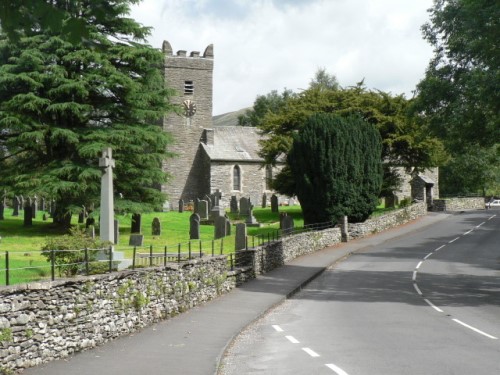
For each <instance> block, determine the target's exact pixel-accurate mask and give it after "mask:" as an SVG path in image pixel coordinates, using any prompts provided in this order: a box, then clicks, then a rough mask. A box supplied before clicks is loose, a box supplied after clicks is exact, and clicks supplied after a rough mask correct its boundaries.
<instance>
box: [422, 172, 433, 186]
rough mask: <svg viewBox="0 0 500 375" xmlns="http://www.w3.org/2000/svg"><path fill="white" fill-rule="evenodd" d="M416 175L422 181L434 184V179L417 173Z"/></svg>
mask: <svg viewBox="0 0 500 375" xmlns="http://www.w3.org/2000/svg"><path fill="white" fill-rule="evenodd" d="M418 177H420V178H421V179H422V181H424V182H425V183H426V184H430V185H434V184H435V182H434V180H432V179H431V178H429V177H427V176H425V175H423V174H419V175H418Z"/></svg>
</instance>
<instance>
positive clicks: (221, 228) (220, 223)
mask: <svg viewBox="0 0 500 375" xmlns="http://www.w3.org/2000/svg"><path fill="white" fill-rule="evenodd" d="M222 237H226V218H225V217H224V216H218V217H216V218H215V220H214V239H216V240H217V239H219V238H222Z"/></svg>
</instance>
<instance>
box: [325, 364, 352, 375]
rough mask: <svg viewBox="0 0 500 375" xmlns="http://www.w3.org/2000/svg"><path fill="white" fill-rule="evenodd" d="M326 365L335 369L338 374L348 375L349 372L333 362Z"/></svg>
mask: <svg viewBox="0 0 500 375" xmlns="http://www.w3.org/2000/svg"><path fill="white" fill-rule="evenodd" d="M325 366H326V367H328V368H329V369H330V370H333V371H335V373H336V374H337V375H348V374H347V372H345V371H344V370H342V369H341V368H340V367H338V366H335V365H334V364H333V363H327V364H326V365H325Z"/></svg>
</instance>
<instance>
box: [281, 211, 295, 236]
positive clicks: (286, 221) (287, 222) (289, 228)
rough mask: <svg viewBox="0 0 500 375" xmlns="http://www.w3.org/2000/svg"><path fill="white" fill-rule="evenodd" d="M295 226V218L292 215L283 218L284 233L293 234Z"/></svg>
mask: <svg viewBox="0 0 500 375" xmlns="http://www.w3.org/2000/svg"><path fill="white" fill-rule="evenodd" d="M293 227H294V223H293V218H292V217H291V216H288V215H287V216H285V217H284V218H283V229H282V231H283V234H285V235H287V234H291V233H292V232H293Z"/></svg>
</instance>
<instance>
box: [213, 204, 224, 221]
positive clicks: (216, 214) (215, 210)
mask: <svg viewBox="0 0 500 375" xmlns="http://www.w3.org/2000/svg"><path fill="white" fill-rule="evenodd" d="M218 217H224V212H223V211H222V210H221V209H220V208H219V206H214V207H212V210H211V211H210V220H213V221H215V219H217V218H218Z"/></svg>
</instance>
